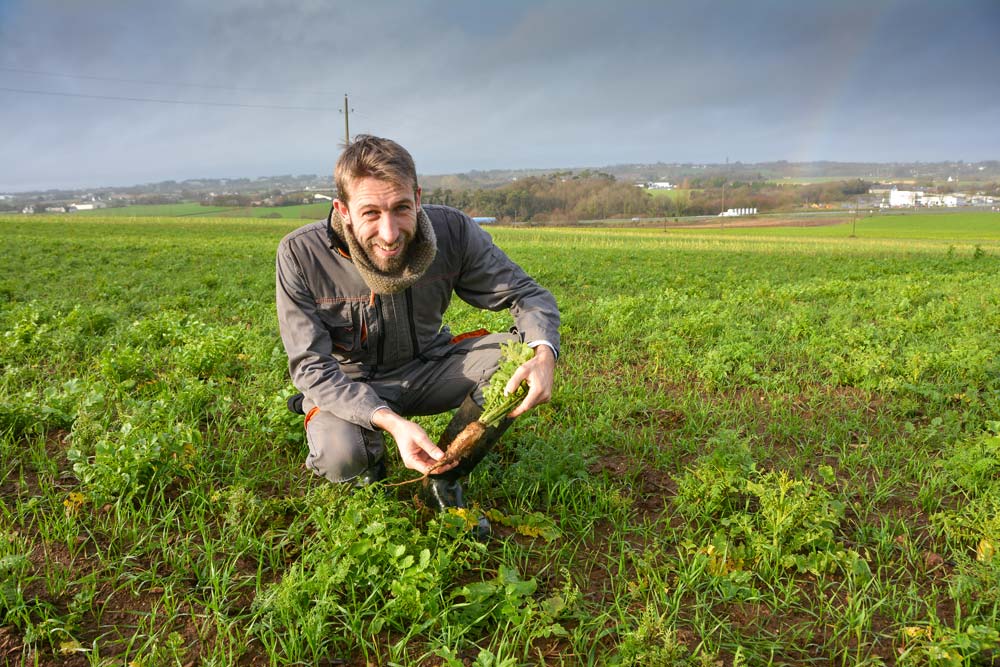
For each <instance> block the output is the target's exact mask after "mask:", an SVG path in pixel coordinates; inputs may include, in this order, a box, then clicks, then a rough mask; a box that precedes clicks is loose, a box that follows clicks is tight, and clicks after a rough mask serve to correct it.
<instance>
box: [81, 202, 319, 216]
mask: <svg viewBox="0 0 1000 667" xmlns="http://www.w3.org/2000/svg"><path fill="white" fill-rule="evenodd" d="M329 211H330V202H318V203H315V204H299V205H297V206H253V207H237V208H234V207H225V206H202V205H201V204H198V203H196V202H187V203H183V204H155V205H133V206H123V207H121V208H105V209H97V210H93V211H78V212H76V213H72V214H71V215H74V216H80V217H88V218H122V217H125V218H150V217H152V218H180V217H225V218H287V219H295V220H319V219H320V218H325V217H326V214H327V213H329Z"/></svg>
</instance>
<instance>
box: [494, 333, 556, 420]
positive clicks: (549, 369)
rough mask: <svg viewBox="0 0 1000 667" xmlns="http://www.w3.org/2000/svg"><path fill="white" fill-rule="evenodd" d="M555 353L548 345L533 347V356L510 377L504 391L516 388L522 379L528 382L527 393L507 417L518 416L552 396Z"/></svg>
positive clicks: (545, 401) (546, 401)
mask: <svg viewBox="0 0 1000 667" xmlns="http://www.w3.org/2000/svg"><path fill="white" fill-rule="evenodd" d="M555 369H556V355H555V352H553V351H552V348H550V347H549V346H548V345H539V346H538V347H536V348H535V356H534V357H532V358H531V360H530V361H526V362H524V363H523V364H521V365H520V366H518V368H517V370H516V371H514V374H513V375H512V376H511V377H510V381H509V382H507V386H506V387H504V391H505V392H506V393H508V394H509V393H512V392H513V391H514V390H515V389H517V387H518V385H520V384H521V382H522V381H527V383H528V395H527V396H525V397H524V400H523V401H521V404H520V405H519V406H517V407H516V408H514V409H513V410H511V412H510V414H509V415H507V416H508V417H511V418H513V417H518V416H520V415H523V414H524V413H525V412H527V411H528V410H530V409H531V408H533V407H535V406H536V405H541V404H542V403H548V402H549V399H551V398H552V378H553V376H554V375H555Z"/></svg>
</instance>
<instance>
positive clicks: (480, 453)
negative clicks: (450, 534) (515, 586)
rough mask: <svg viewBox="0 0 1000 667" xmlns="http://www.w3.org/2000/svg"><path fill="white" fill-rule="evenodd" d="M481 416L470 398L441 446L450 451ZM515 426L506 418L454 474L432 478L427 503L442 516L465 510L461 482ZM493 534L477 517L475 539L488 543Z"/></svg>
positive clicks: (427, 485)
mask: <svg viewBox="0 0 1000 667" xmlns="http://www.w3.org/2000/svg"><path fill="white" fill-rule="evenodd" d="M482 413H483V409H482V408H481V407H480V406H479V405H478V404H477V403H476V402H475V401H474V400H473V398H472V396H471V395H470V396H467V397H466V398H465V400H464V401H462V405H460V406H458V410H457V411H456V412H455V415H454V416H453V417H452V418H451V421H450V422H449V423H448V426H447V427H445V429H444V433H442V434H441V439H440V442H441V443H443V444H444V446H445V447H446V448H447V445H448V444H449V443H450V442H451V441H452V440H454V439H455V436H457V435H458V434H459V433H461V432H462V429H464V428H465V427H466V426H468V425H469V424H471V423H472V422H474V421H475V420H476V419H477V418H478V417H479V415H481V414H482ZM513 423H514V420H513V419H506V418H505V419H504V420H503V421H502V422H500V424H499V425H498V426H494V427H490V428H488V429H486V434H485V435H483V437H482V439H480V441H479V443H478V444H477V445H476V447H475V449H473V450H472V452H470V453H469V455H468V456H467V457H466V458H464V459H462V461H461V463H459V464H458V465H457V466H455V467H454V468H452V469H451V470H446V471H445V472H443V473H440V474H436V475H431V476H430V477H429V478H428V479H427V480H426V481H425V482H424V486H423V494H422V495H423V499H424V502H425V503H426V504H427V505H428V506H430V507H432V508H434V509H436V510H438V511H439V512H441V511H445V510H447V509H448V508H449V507H458V508H465V507H466V504H465V499H464V498H463V497H462V484H461V483H460V482H459V481H458V480H460V479H461V478H462V477H465V476H466V475H468V474H469V473H470V472H472V470H473V468H475V467H476V466H477V465H479V462H480V461H482V460H483V458H485V457H486V455H487V454H489V453H490V450H492V449H493V445H495V444H496V442H497V440H499V439H500V436H501V435H503V433H504V431H506V430H507V429H508V428H509V427H510V425H511V424H513ZM491 532H492V527H491V526H490V521H489V519H487V518H486V517H485V516H482V515H480V516H478V517H477V518H476V527H475V528H473V534H474V535H475V536H476V538H477V539H479V540H486V539H487V538H488V537H489V536H490V533H491Z"/></svg>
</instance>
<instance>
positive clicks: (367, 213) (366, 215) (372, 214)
mask: <svg viewBox="0 0 1000 667" xmlns="http://www.w3.org/2000/svg"><path fill="white" fill-rule="evenodd" d="M361 217H363V218H368V219H369V220H374V219H375V218H377V217H378V211H365V212H364V213H362V214H361Z"/></svg>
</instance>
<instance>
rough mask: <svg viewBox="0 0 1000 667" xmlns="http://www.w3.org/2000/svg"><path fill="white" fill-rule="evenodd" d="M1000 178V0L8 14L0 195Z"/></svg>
mask: <svg viewBox="0 0 1000 667" xmlns="http://www.w3.org/2000/svg"><path fill="white" fill-rule="evenodd" d="M345 93H348V94H349V95H350V106H351V109H352V111H351V113H350V117H349V118H350V129H351V133H352V134H354V133H357V132H369V133H373V134H380V135H383V136H389V137H392V138H395V139H397V140H398V141H400V142H401V143H402V144H403V145H404V146H406V147H407V148H409V149H410V151H411V152H412V153H413V155H414V157H415V158H416V161H417V167H418V170H419V171H420V172H421V173H428V174H429V173H452V172H460V171H468V170H471V169H483V170H485V169H493V168H522V167H532V168H557V167H585V166H593V167H599V166H603V165H609V164H616V163H633V162H642V163H644V162H656V161H664V162H724V161H725V160H726V159H727V158H728V159H729V160H731V161H736V160H742V161H744V162H758V161H768V160H789V161H806V160H842V161H878V162H890V161H915V160H921V161H939V160H967V161H978V160H989V159H1000V2H998V1H997V0H951V1H949V2H943V1H939V0H922V1H918V0H827V1H822V0H753V1H751V2H748V1H746V0H731V1H727V2H723V1H718V0H681V1H658V2H657V1H652V0H649V1H641V0H615V1H614V2H611V1H610V0H605V1H601V2H597V1H589V0H576V1H573V0H548V1H546V0H539V1H536V2H528V1H520V0H513V1H510V2H499V1H497V2H478V1H474V0H428V1H416V0H411V1H405V0H398V1H397V0H384V1H379V0H369V1H367V2H359V1H357V0H354V1H351V2H346V1H340V0H324V1H321V0H213V1H212V2H204V0H170V1H162V0H161V1H158V2H151V1H146V0H91V1H89V2H79V1H77V0H0V192H5V191H20V190H29V189H42V188H49V187H76V186H102V185H129V184H136V183H145V182H151V181H159V180H164V179H177V180H181V179H185V178H199V177H238V176H250V177H254V176H264V175H276V174H283V173H294V174H303V173H318V174H325V173H329V172H330V171H331V169H332V166H333V163H334V161H335V159H336V156H337V154H338V152H339V146H340V142H341V141H342V140H343V135H344V117H343V114H342V113H341V111H340V109H341V107H342V106H343V101H344V94H345Z"/></svg>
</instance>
